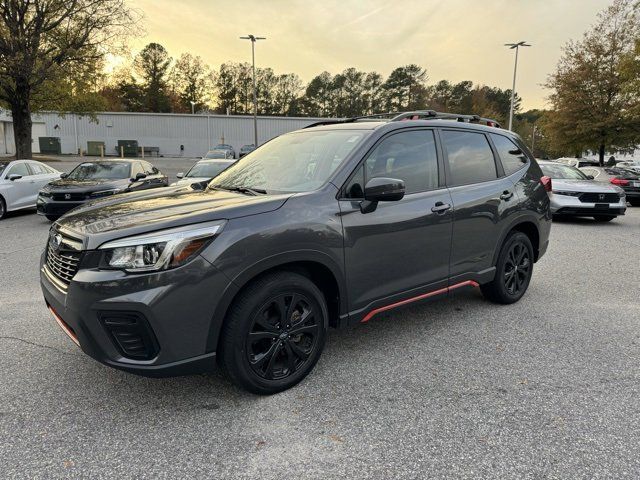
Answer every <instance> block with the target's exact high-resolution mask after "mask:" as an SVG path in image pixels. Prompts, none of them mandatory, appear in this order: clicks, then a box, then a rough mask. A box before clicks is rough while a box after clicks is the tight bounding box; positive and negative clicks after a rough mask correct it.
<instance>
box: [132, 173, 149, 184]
mask: <svg viewBox="0 0 640 480" xmlns="http://www.w3.org/2000/svg"><path fill="white" fill-rule="evenodd" d="M143 178H147V174H146V173H142V172H138V173H136V178H130V179H129V180H130V181H132V182H137V181H139V180H142V179H143Z"/></svg>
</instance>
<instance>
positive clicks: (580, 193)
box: [553, 190, 584, 197]
mask: <svg viewBox="0 0 640 480" xmlns="http://www.w3.org/2000/svg"><path fill="white" fill-rule="evenodd" d="M583 193H584V192H562V191H556V190H554V191H553V194H554V195H567V196H569V197H579V196H580V195H582V194H583Z"/></svg>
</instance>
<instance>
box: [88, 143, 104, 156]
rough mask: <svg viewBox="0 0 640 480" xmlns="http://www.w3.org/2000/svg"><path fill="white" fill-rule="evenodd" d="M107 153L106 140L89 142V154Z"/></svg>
mask: <svg viewBox="0 0 640 480" xmlns="http://www.w3.org/2000/svg"><path fill="white" fill-rule="evenodd" d="M106 154H107V151H106V150H105V145H104V142H87V155H93V156H96V157H100V156H101V155H106Z"/></svg>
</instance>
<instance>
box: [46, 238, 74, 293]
mask: <svg viewBox="0 0 640 480" xmlns="http://www.w3.org/2000/svg"><path fill="white" fill-rule="evenodd" d="M80 247H81V244H80V243H79V242H77V241H75V240H73V239H70V238H67V237H63V236H62V235H60V234H56V232H54V231H52V233H51V234H50V235H49V241H48V242H47V256H46V264H47V269H48V270H49V271H50V272H51V273H52V274H53V275H54V276H55V277H56V279H58V280H59V281H60V282H62V284H63V285H69V283H71V279H73V277H74V275H75V274H76V273H77V272H78V265H79V263H80V257H81V255H82V252H81V251H80Z"/></svg>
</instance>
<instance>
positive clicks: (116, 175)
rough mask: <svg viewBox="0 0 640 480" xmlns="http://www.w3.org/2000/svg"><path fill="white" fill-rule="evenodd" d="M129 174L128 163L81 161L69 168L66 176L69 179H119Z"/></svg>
mask: <svg viewBox="0 0 640 480" xmlns="http://www.w3.org/2000/svg"><path fill="white" fill-rule="evenodd" d="M134 175H135V174H134ZM130 176H131V166H130V164H129V163H121V162H100V163H93V162H87V163H81V164H80V165H78V166H77V167H76V168H74V169H73V170H71V173H69V175H68V176H67V178H69V179H71V180H79V181H83V180H119V179H123V178H129V177H130Z"/></svg>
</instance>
